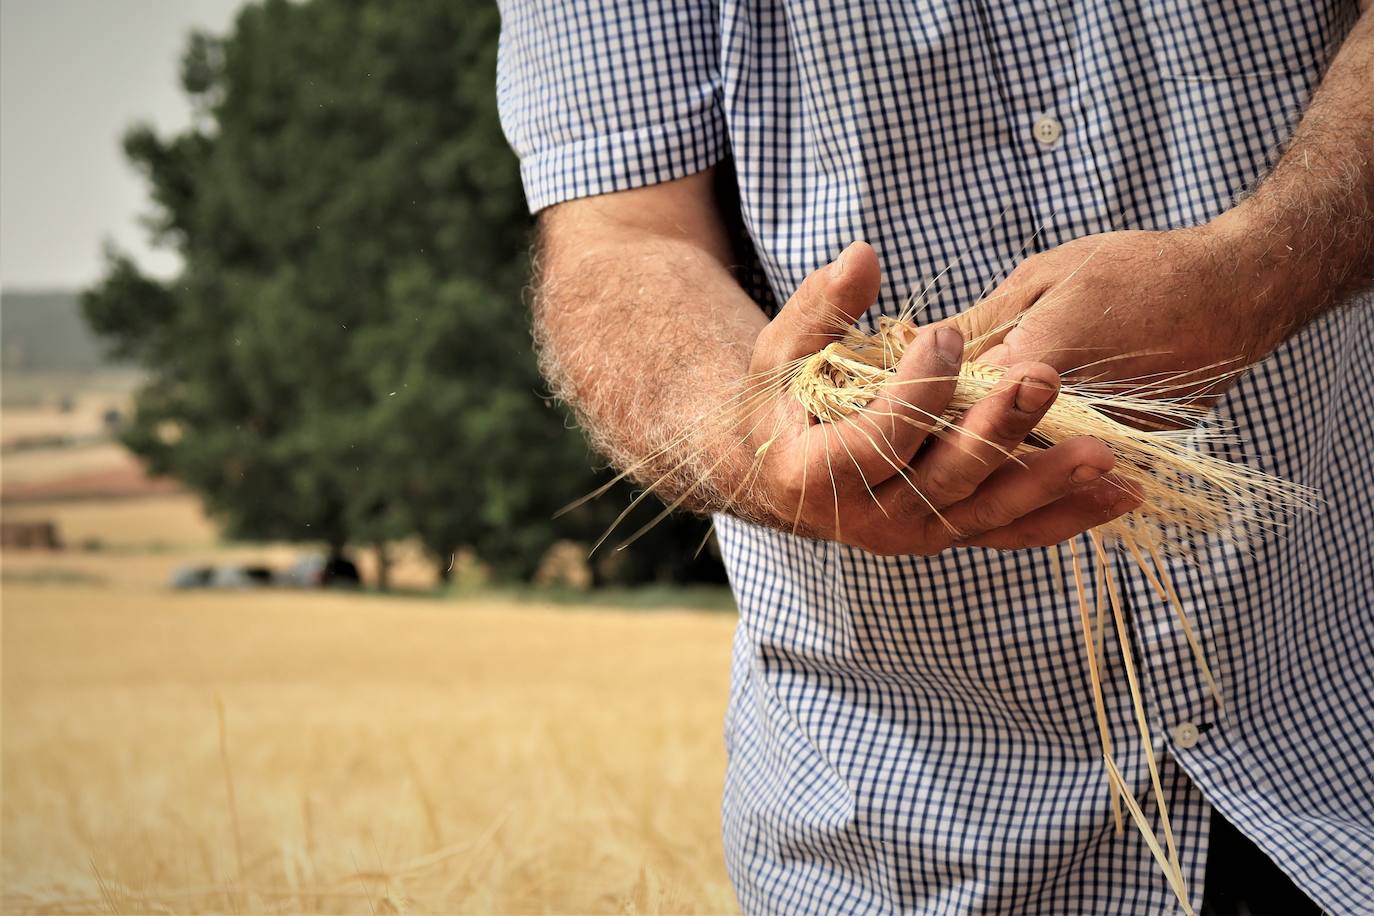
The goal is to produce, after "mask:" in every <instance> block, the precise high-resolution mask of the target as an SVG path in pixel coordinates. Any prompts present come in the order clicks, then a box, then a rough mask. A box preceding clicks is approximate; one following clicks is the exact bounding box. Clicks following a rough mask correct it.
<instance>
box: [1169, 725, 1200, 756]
mask: <svg viewBox="0 0 1374 916" xmlns="http://www.w3.org/2000/svg"><path fill="white" fill-rule="evenodd" d="M1198 737H1199V735H1198V730H1197V726H1196V725H1194V724H1193V723H1191V722H1181V723H1179V724H1178V725H1175V726H1174V743H1175V744H1177V745H1178V746H1179V747H1181V748H1183V749H1184V750H1185V751H1186V750H1187V749H1188V748H1190V747H1194V746H1195V745H1196V744H1197V739H1198Z"/></svg>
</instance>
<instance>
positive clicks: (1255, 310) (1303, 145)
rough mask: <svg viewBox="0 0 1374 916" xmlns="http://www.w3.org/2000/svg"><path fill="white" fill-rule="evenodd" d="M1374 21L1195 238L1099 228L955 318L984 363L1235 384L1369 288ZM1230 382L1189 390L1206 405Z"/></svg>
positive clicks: (1182, 232)
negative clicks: (983, 345) (1279, 144)
mask: <svg viewBox="0 0 1374 916" xmlns="http://www.w3.org/2000/svg"><path fill="white" fill-rule="evenodd" d="M1372 91H1374V14H1371V13H1368V12H1366V13H1365V14H1364V16H1363V17H1362V18H1361V20H1360V21H1359V22H1358V23H1357V24H1356V25H1355V28H1354V29H1352V30H1351V32H1350V35H1349V36H1348V37H1347V39H1346V41H1345V44H1344V45H1343V46H1342V47H1341V50H1340V53H1339V54H1337V55H1336V58H1335V59H1334V60H1333V61H1332V63H1331V66H1330V68H1329V69H1328V70H1327V74H1326V78H1325V79H1324V80H1323V81H1322V85H1321V88H1320V89H1319V90H1318V91H1317V93H1316V95H1315V96H1314V97H1313V100H1312V104H1311V105H1310V106H1308V109H1307V112H1306V114H1304V116H1303V119H1302V122H1301V123H1300V124H1299V125H1298V127H1297V129H1296V131H1294V134H1293V139H1292V142H1291V143H1290V145H1289V147H1288V150H1287V151H1286V152H1285V153H1284V155H1283V157H1282V158H1281V159H1280V160H1279V162H1278V164H1277V165H1276V166H1275V167H1274V170H1273V171H1272V172H1271V173H1270V174H1269V176H1268V177H1267V178H1265V179H1264V181H1263V182H1262V183H1261V184H1260V185H1259V187H1258V188H1257V189H1256V190H1255V191H1254V193H1253V194H1251V195H1250V196H1249V197H1247V198H1246V199H1245V200H1243V201H1242V202H1241V203H1240V204H1239V205H1237V206H1236V207H1234V208H1232V209H1231V210H1228V211H1226V212H1224V213H1222V214H1221V215H1220V216H1218V217H1217V218H1215V219H1213V220H1212V221H1211V222H1209V223H1207V224H1206V225H1204V226H1199V227H1195V228H1189V229H1176V230H1172V231H1167V232H1110V233H1106V234H1103V235H1095V236H1088V237H1086V238H1082V239H1078V240H1077V241H1073V242H1070V243H1068V244H1066V245H1061V246H1059V247H1058V248H1055V249H1053V250H1051V251H1047V252H1045V253H1044V254H1039V255H1035V256H1034V257H1031V258H1029V259H1027V260H1026V261H1025V262H1024V263H1022V264H1021V265H1020V266H1019V267H1018V268H1017V269H1016V271H1015V272H1014V273H1012V275H1011V276H1010V277H1009V278H1007V281H1006V282H1005V283H1003V284H1002V285H1001V287H999V288H998V289H997V290H996V291H995V292H994V294H993V295H992V296H990V297H989V298H988V299H987V300H985V301H983V302H982V303H980V304H978V305H977V306H975V307H974V308H973V309H970V310H969V311H968V312H967V313H965V314H964V315H961V316H959V317H958V318H957V319H956V320H955V322H956V324H957V325H958V326H959V327H960V328H961V330H963V331H964V333H965V334H967V335H969V336H970V337H971V338H972V337H976V336H978V335H981V334H983V333H984V332H987V331H990V330H993V329H995V328H999V327H1001V326H1002V325H1003V324H1004V323H1006V322H1008V321H1010V320H1012V319H1016V318H1018V316H1019V323H1018V324H1017V326H1016V327H1015V329H1014V330H1011V331H1008V332H1006V333H1004V334H998V335H995V336H994V337H992V338H991V340H990V343H991V344H993V345H995V346H992V348H991V349H990V350H989V351H988V352H986V353H983V354H982V358H984V359H986V360H987V361H990V362H1000V363H1009V362H1012V361H1017V360H1025V359H1038V360H1043V361H1045V362H1047V363H1049V364H1050V365H1052V366H1054V367H1056V368H1057V369H1059V370H1060V371H1061V372H1067V371H1069V370H1072V369H1077V368H1080V367H1085V366H1086V367H1088V368H1086V369H1084V370H1083V374H1084V375H1085V376H1088V377H1106V378H1110V379H1118V380H1133V381H1139V382H1141V383H1148V382H1156V383H1158V382H1160V381H1161V380H1164V379H1167V378H1169V377H1170V376H1172V375H1174V374H1177V373H1183V374H1184V376H1183V377H1182V378H1175V379H1174V380H1175V381H1189V380H1191V381H1197V380H1200V379H1204V378H1208V377H1212V376H1216V375H1219V374H1221V373H1224V372H1227V371H1230V372H1238V371H1239V370H1242V369H1244V368H1245V367H1246V366H1248V365H1250V364H1251V363H1253V362H1255V361H1257V360H1259V359H1262V358H1263V357H1265V356H1266V355H1268V353H1269V352H1270V351H1271V350H1273V349H1274V348H1275V347H1277V346H1278V345H1279V344H1281V343H1282V342H1283V341H1284V340H1285V339H1287V338H1288V337H1289V336H1291V335H1292V334H1294V333H1296V332H1297V331H1298V330H1300V329H1301V328H1302V327H1303V326H1304V325H1306V324H1307V323H1308V322H1310V321H1312V320H1313V319H1315V318H1317V317H1318V316H1320V315H1321V314H1322V313H1323V312H1324V311H1326V310H1327V309H1329V308H1332V307H1333V306H1335V305H1336V304H1338V303H1340V302H1341V301H1343V300H1344V299H1346V298H1347V297H1349V296H1350V295H1351V294H1352V293H1355V292H1358V291H1360V290H1361V289H1364V288H1365V287H1366V286H1367V285H1368V284H1369V283H1370V282H1371V281H1372V280H1374V106H1371V105H1370V103H1369V99H1370V96H1371V92H1372ZM1233 380H1234V375H1233V376H1231V377H1230V378H1229V379H1227V380H1224V381H1223V383H1222V384H1220V385H1212V386H1203V387H1200V388H1196V389H1193V390H1192V391H1191V392H1189V393H1192V394H1194V395H1196V396H1199V397H1206V396H1209V395H1215V394H1217V393H1218V392H1219V391H1220V390H1222V389H1223V388H1224V387H1225V384H1226V383H1227V382H1229V381H1233Z"/></svg>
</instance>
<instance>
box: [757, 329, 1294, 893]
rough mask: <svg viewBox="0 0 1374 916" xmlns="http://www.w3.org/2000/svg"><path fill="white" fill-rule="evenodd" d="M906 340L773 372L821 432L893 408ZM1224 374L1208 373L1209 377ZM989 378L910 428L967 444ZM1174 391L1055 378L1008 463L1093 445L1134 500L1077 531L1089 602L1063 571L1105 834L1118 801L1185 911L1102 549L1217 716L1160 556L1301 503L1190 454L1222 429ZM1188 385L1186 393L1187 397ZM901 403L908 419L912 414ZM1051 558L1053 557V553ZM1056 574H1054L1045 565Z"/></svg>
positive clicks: (1289, 487)
mask: <svg viewBox="0 0 1374 916" xmlns="http://www.w3.org/2000/svg"><path fill="white" fill-rule="evenodd" d="M913 338H914V328H913V326H912V324H911V323H910V322H909V321H906V320H902V319H891V318H883V319H881V320H880V321H879V324H878V327H877V331H876V332H875V333H873V334H863V333H861V332H859V331H858V330H856V329H853V328H850V329H848V330H846V331H845V332H844V334H843V336H841V337H839V338H838V339H836V340H835V341H833V342H832V343H830V344H828V345H827V346H826V347H825V348H824V349H822V350H821V351H819V352H817V353H815V354H813V355H811V356H809V357H806V358H804V359H802V360H798V361H797V362H795V363H793V364H790V365H789V366H788V367H787V369H786V372H785V375H786V379H785V382H784V385H785V390H786V391H788V392H790V394H791V395H792V396H793V397H795V398H796V399H797V400H798V401H799V402H800V403H801V404H802V406H803V407H804V408H805V409H806V410H807V412H808V413H810V414H811V415H812V416H813V417H815V418H816V419H817V420H818V421H819V422H822V423H827V422H838V421H841V420H844V419H846V418H849V417H851V416H854V415H862V414H863V413H864V411H865V410H867V409H868V405H869V404H870V403H872V402H873V401H874V400H875V399H876V398H878V396H879V395H880V394H882V395H885V396H886V397H887V398H888V399H889V400H891V399H892V398H893V395H892V386H893V385H894V384H895V381H894V379H895V374H896V367H897V363H898V362H899V361H900V359H901V357H902V354H903V352H904V351H905V349H906V346H907V345H908V344H909V343H910V342H911V340H912V339H913ZM983 343H984V341H981V340H974V341H970V342H969V344H968V350H967V353H968V354H970V355H971V354H976V353H977V352H978V350H979V349H981V346H982V344H983ZM1228 374H1229V373H1219V374H1218V375H1217V376H1216V378H1223V377H1225V376H1226V375H1228ZM1001 376H1002V369H1001V368H999V367H996V366H991V365H984V364H980V363H979V362H977V361H976V358H975V359H972V360H969V361H966V362H964V364H963V366H962V368H961V370H960V374H959V377H958V380H957V383H956V386H955V389H954V395H953V398H952V399H951V401H950V403H949V406H948V407H947V408H946V410H945V411H944V413H943V414H942V415H940V416H933V415H927V416H926V422H924V423H922V424H921V425H922V426H923V427H924V428H926V429H928V430H929V431H930V432H931V434H933V435H935V436H938V437H941V438H945V437H952V436H960V435H965V434H966V433H965V432H964V431H963V430H962V429H961V428H960V427H959V426H957V425H956V424H957V420H958V419H959V417H960V416H961V415H962V414H963V413H964V412H965V411H966V410H967V409H968V408H969V407H971V406H972V405H973V404H974V403H976V402H977V401H978V400H980V399H981V398H983V397H984V396H986V395H987V394H988V393H989V392H990V391H991V390H992V389H993V387H994V386H995V385H996V384H997V383H998V381H999V380H1000V379H1001ZM1181 388H1182V385H1181V384H1180V383H1179V382H1178V379H1177V378H1175V377H1157V378H1152V379H1137V380H1133V381H1132V382H1129V383H1122V382H1114V383H1098V382H1091V381H1090V382H1077V383H1076V382H1072V381H1065V382H1064V384H1063V386H1062V388H1061V390H1060V393H1059V396H1058V398H1057V399H1056V400H1055V402H1054V403H1053V405H1052V406H1051V407H1050V409H1049V411H1048V412H1047V413H1046V414H1045V416H1044V418H1043V419H1042V420H1041V421H1040V423H1039V424H1038V425H1037V426H1036V428H1035V431H1034V433H1033V434H1032V436H1031V437H1030V438H1029V439H1028V440H1027V441H1026V442H1025V443H1024V444H1022V445H1021V446H1020V447H1018V448H1017V449H1015V450H1014V451H1013V452H1011V453H1010V455H1009V459H1010V460H1017V456H1018V455H1023V454H1027V453H1029V452H1032V451H1034V450H1037V449H1044V448H1049V447H1050V446H1052V445H1054V444H1056V443H1058V442H1062V441H1064V440H1066V439H1069V438H1071V437H1075V436H1092V437H1094V438H1096V439H1098V440H1100V441H1102V442H1103V443H1105V444H1106V445H1107V446H1108V447H1109V448H1111V450H1112V451H1113V452H1114V453H1115V456H1116V465H1115V469H1114V471H1113V475H1114V477H1115V478H1117V479H1119V480H1120V481H1122V483H1123V486H1129V487H1130V488H1131V489H1133V490H1134V491H1136V492H1137V493H1138V494H1139V495H1140V497H1141V499H1142V502H1141V505H1140V506H1139V508H1137V509H1136V510H1135V511H1133V512H1131V513H1129V514H1127V515H1125V516H1122V517H1121V518H1119V519H1117V520H1115V521H1113V522H1111V523H1109V524H1106V525H1103V526H1101V527H1100V528H1098V529H1095V530H1093V531H1091V532H1089V539H1090V542H1091V544H1092V545H1093V553H1094V555H1095V556H1094V558H1093V559H1090V560H1088V562H1092V563H1094V564H1095V566H1096V573H1097V575H1096V581H1097V583H1098V586H1097V589H1096V594H1095V595H1094V596H1092V597H1091V598H1090V597H1089V595H1088V589H1087V587H1086V586H1085V585H1084V579H1085V573H1084V570H1083V564H1084V561H1085V558H1084V557H1081V556H1080V552H1079V549H1078V547H1077V544H1076V542H1075V541H1070V542H1068V544H1069V554H1070V563H1071V567H1072V570H1073V580H1074V589H1075V591H1076V593H1077V599H1078V611H1079V617H1080V623H1081V626H1082V635H1083V646H1084V650H1085V652H1086V655H1087V664H1088V672H1089V677H1090V682H1091V687H1092V695H1093V703H1094V706H1095V709H1096V715H1097V724H1098V731H1099V736H1100V741H1101V751H1102V758H1103V762H1104V764H1105V767H1106V771H1107V777H1108V786H1109V792H1110V793H1111V798H1112V807H1113V812H1114V816H1115V820H1116V828H1117V831H1118V833H1120V832H1122V830H1123V826H1122V813H1121V809H1122V805H1123V804H1124V805H1125V808H1126V809H1127V811H1128V812H1129V813H1130V816H1131V818H1132V820H1134V822H1135V824H1136V826H1137V827H1138V828H1139V830H1140V833H1141V835H1142V836H1143V837H1144V840H1145V842H1146V844H1147V845H1148V846H1149V848H1150V851H1151V853H1152V854H1153V855H1154V857H1155V859H1156V861H1157V862H1158V863H1159V866H1160V868H1161V870H1162V871H1163V873H1164V876H1165V878H1166V879H1167V880H1168V882H1169V886H1170V888H1171V889H1172V890H1173V892H1174V894H1175V895H1176V896H1177V897H1178V900H1179V903H1180V904H1181V905H1182V907H1183V910H1184V911H1185V912H1187V913H1190V914H1191V913H1192V909H1191V906H1190V904H1189V902H1188V889H1187V886H1186V884H1185V882H1184V877H1183V871H1182V867H1181V865H1180V863H1179V858H1178V849H1177V847H1176V845H1175V842H1174V835H1173V830H1172V829H1171V827H1170V824H1169V814H1168V810H1167V806H1166V804H1165V800H1164V791H1163V788H1162V786H1161V784H1160V778H1159V767H1158V764H1157V760H1156V756H1155V752H1154V747H1153V744H1152V742H1151V740H1150V727H1149V722H1148V719H1147V718H1146V715H1145V709H1144V705H1143V704H1142V702H1141V695H1140V685H1139V683H1138V678H1137V674H1136V666H1135V662H1134V659H1133V658H1132V654H1131V648H1130V640H1129V638H1128V635H1127V630H1126V623H1125V620H1124V619H1123V616H1122V600H1121V592H1120V588H1119V586H1118V584H1117V582H1116V580H1115V578H1114V576H1113V574H1112V563H1111V562H1109V552H1110V551H1111V550H1113V549H1124V550H1125V551H1127V552H1128V553H1129V555H1130V556H1131V558H1132V559H1133V560H1134V561H1135V562H1136V563H1137V564H1138V565H1139V567H1140V569H1141V570H1142V571H1143V572H1144V574H1145V576H1146V578H1147V579H1148V580H1149V582H1150V585H1151V587H1152V588H1153V589H1154V591H1155V592H1156V593H1157V595H1158V596H1159V599H1160V601H1162V602H1164V603H1166V604H1168V605H1170V606H1171V607H1172V608H1173V611H1174V613H1175V614H1176V615H1177V618H1178V621H1179V624H1180V626H1181V628H1182V630H1183V633H1184V635H1185V636H1186V638H1187V641H1188V644H1189V646H1190V647H1191V649H1192V652H1193V655H1194V657H1195V658H1196V661H1197V665H1198V668H1199V670H1200V672H1201V675H1202V677H1203V679H1204V680H1205V681H1206V683H1207V686H1208V689H1209V690H1210V691H1211V693H1212V696H1213V697H1214V698H1215V701H1216V703H1217V706H1218V708H1219V709H1220V708H1222V706H1223V700H1222V694H1221V689H1220V687H1219V686H1218V685H1217V682H1216V679H1215V678H1214V677H1213V676H1212V672H1211V669H1210V668H1209V667H1208V664H1207V659H1206V656H1205V654H1204V653H1203V650H1202V646H1201V644H1200V643H1199V641H1198V638H1197V634H1196V633H1195V631H1194V629H1193V627H1192V625H1191V624H1190V623H1189V621H1188V617H1187V614H1186V613H1185V611H1184V608H1183V604H1182V602H1181V601H1180V599H1179V596H1178V593H1177V592H1176V591H1175V588H1174V585H1173V583H1172V581H1171V578H1170V576H1169V574H1168V571H1167V568H1166V565H1165V562H1164V559H1163V556H1165V555H1169V554H1177V555H1182V556H1187V555H1188V553H1189V545H1190V544H1192V543H1194V542H1195V541H1197V540H1198V539H1199V538H1209V539H1210V538H1219V539H1221V540H1224V541H1227V542H1229V543H1232V544H1236V545H1241V546H1243V544H1244V542H1245V541H1246V540H1247V539H1248V538H1249V537H1251V536H1252V534H1253V532H1255V531H1257V530H1264V529H1265V528H1271V527H1280V526H1282V525H1283V523H1284V519H1285V518H1287V517H1288V516H1289V515H1290V514H1291V513H1292V511H1293V510H1295V509H1297V508H1300V507H1306V506H1310V505H1311V503H1312V494H1311V493H1310V492H1309V491H1307V490H1305V489H1304V488H1302V487H1299V486H1297V485H1294V484H1292V483H1289V482H1286V481H1284V480H1281V479H1279V478H1276V477H1273V476H1270V475H1267V474H1265V473H1263V472H1261V471H1258V470H1256V469H1254V468H1251V467H1248V466H1246V465H1242V464H1236V463H1232V462H1229V461H1226V460H1223V459H1220V458H1217V457H1215V456H1213V455H1211V454H1208V453H1206V452H1203V451H1200V450H1199V448H1198V446H1199V445H1202V444H1204V443H1205V442H1207V441H1217V440H1224V439H1226V438H1228V437H1229V433H1228V432H1227V431H1225V430H1224V429H1221V428H1220V427H1218V426H1217V425H1215V424H1210V425H1206V424H1204V425H1199V424H1200V423H1201V421H1203V420H1204V419H1205V417H1206V415H1207V409H1206V408H1205V407H1200V406H1197V404H1196V403H1194V402H1192V401H1190V400H1188V399H1186V398H1182V397H1175V396H1174V395H1175V394H1177V393H1178V391H1179V390H1180V389H1181ZM1195 389H1196V386H1195V384H1194V386H1193V388H1192V390H1194V391H1195ZM908 406H912V407H913V409H915V408H914V406H913V405H908ZM917 412H918V413H922V412H921V411H917ZM1125 417H1131V418H1134V421H1135V423H1136V424H1141V423H1143V425H1146V426H1153V427H1156V428H1152V429H1142V428H1140V426H1139V425H1132V424H1130V423H1127V422H1124V421H1123V419H1118V418H1125ZM1054 550H1055V551H1056V553H1057V552H1058V548H1054ZM1059 568H1060V567H1059V565H1056V569H1059ZM1108 607H1110V609H1111V617H1112V620H1113V623H1114V625H1115V629H1116V635H1117V642H1118V644H1119V645H1120V648H1121V656H1122V662H1123V666H1124V669H1125V672H1126V678H1127V681H1128V685H1129V687H1130V693H1131V699H1132V702H1133V704H1134V708H1135V718H1136V726H1137V728H1138V730H1139V734H1140V743H1141V748H1142V750H1143V753H1144V756H1145V760H1146V763H1147V765H1148V767H1149V772H1150V780H1151V784H1152V788H1153V795H1154V802H1155V806H1156V807H1157V809H1158V813H1159V826H1160V830H1159V833H1156V831H1155V830H1154V829H1153V828H1152V827H1151V825H1150V821H1149V819H1148V818H1147V816H1146V815H1145V813H1144V812H1143V811H1142V810H1141V807H1140V805H1139V804H1138V803H1137V801H1136V799H1135V797H1134V794H1133V793H1132V792H1130V791H1128V789H1127V786H1126V784H1125V781H1124V779H1123V778H1122V775H1121V771H1120V769H1119V768H1118V766H1117V763H1116V761H1115V759H1114V757H1113V754H1112V738H1111V729H1110V725H1109V722H1108V720H1107V714H1106V709H1105V706H1104V703H1103V690H1102V671H1103V668H1104V659H1103V658H1102V652H1103V648H1102V646H1103V639H1102V633H1103V629H1104V619H1105V616H1106V609H1107V608H1108ZM1094 617H1096V623H1095V626H1096V637H1095V636H1094ZM1161 834H1162V840H1161Z"/></svg>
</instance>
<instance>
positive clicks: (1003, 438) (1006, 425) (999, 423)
mask: <svg viewBox="0 0 1374 916" xmlns="http://www.w3.org/2000/svg"><path fill="white" fill-rule="evenodd" d="M1033 426H1034V422H1033V421H1032V418H1031V417H1030V416H1028V415H1027V414H1022V413H1019V412H1016V411H1014V410H1013V409H1012V407H1011V405H1010V404H1009V403H1008V404H1007V406H1006V407H1004V408H1002V409H1000V410H997V411H995V412H994V413H993V415H992V417H991V420H990V422H989V423H988V429H989V432H990V433H991V435H989V437H988V438H990V439H992V441H994V442H997V443H999V444H1001V445H1004V446H1012V445H1017V444H1019V443H1020V442H1021V440H1022V439H1024V438H1026V434H1027V433H1029V432H1030V431H1031V428H1032V427H1033Z"/></svg>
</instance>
